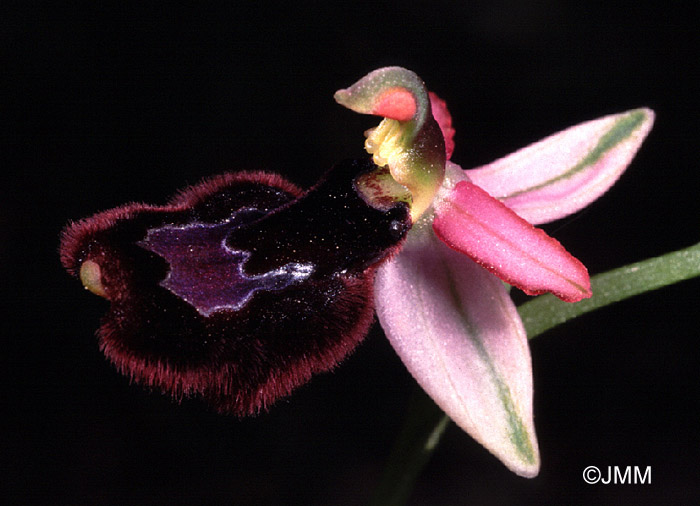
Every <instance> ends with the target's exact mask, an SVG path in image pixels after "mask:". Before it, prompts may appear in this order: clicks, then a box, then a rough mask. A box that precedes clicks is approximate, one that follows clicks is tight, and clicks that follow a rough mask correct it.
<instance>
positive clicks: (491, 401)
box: [375, 225, 540, 477]
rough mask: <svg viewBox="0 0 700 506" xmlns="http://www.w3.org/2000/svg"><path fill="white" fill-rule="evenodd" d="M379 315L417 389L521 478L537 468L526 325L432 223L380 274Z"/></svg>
mask: <svg viewBox="0 0 700 506" xmlns="http://www.w3.org/2000/svg"><path fill="white" fill-rule="evenodd" d="M375 302H376V306H377V315H378V317H379V322H380V323H381V325H382V328H383V329H384V332H385V334H386V336H387V338H388V339H389V341H390V342H391V344H392V346H393V347H394V349H395V350H396V352H397V353H398V355H399V356H400V357H401V359H402V360H403V362H404V364H405V365H406V367H407V368H408V370H409V371H410V372H411V374H412V375H413V377H414V378H415V379H416V380H417V381H418V383H419V384H420V385H421V387H422V388H423V389H424V390H425V391H426V392H427V393H428V394H429V395H430V396H431V397H432V398H433V399H434V400H435V402H436V403H437V405H438V406H440V408H441V409H442V410H443V411H445V413H447V415H449V416H450V418H452V420H454V422H455V423H456V424H457V425H459V426H460V427H461V428H462V429H464V430H465V431H466V432H468V433H469V434H470V435H471V436H472V437H473V438H474V439H476V440H477V441H478V442H479V443H481V444H482V445H483V446H484V447H486V449H488V450H489V451H490V452H491V453H493V454H494V455H495V456H496V457H498V458H499V459H500V460H501V461H502V462H503V463H504V464H505V465H506V466H507V467H508V468H509V469H511V470H512V471H513V472H515V473H516V474H519V475H521V476H525V477H533V476H536V475H537V473H538V472H539V466H540V457H539V450H538V446H537V439H536V436H535V430H534V423H533V416H532V370H531V360H530V352H529V349H528V344H527V338H526V335H525V330H524V329H523V325H522V322H521V320H520V318H519V316H518V313H517V311H516V309H515V306H514V305H513V302H512V301H511V299H510V297H509V295H508V293H507V291H506V289H505V288H504V285H503V284H502V283H501V282H500V281H499V280H498V279H497V278H496V277H494V276H492V275H490V274H489V273H488V272H487V271H485V270H484V269H482V268H480V267H479V266H478V265H476V264H475V263H473V262H472V261H470V260H469V259H467V258H466V257H464V256H463V255H461V254H460V253H458V252H456V251H453V250H451V249H450V248H448V247H447V246H445V245H444V244H442V243H441V242H440V241H439V240H437V239H436V238H435V236H434V234H433V233H432V231H431V230H430V226H429V225H428V226H427V227H425V228H424V229H423V230H415V229H414V230H411V232H410V233H409V238H408V240H407V242H406V246H405V247H404V248H403V249H402V250H401V251H400V252H399V253H398V254H397V255H396V256H395V257H394V258H393V259H392V260H391V261H389V262H387V263H385V264H383V265H382V266H381V267H380V268H379V269H378V272H377V277H376V281H375Z"/></svg>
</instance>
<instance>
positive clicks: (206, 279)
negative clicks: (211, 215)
mask: <svg viewBox="0 0 700 506" xmlns="http://www.w3.org/2000/svg"><path fill="white" fill-rule="evenodd" d="M246 211H251V212H255V211H257V210H255V209H242V210H240V211H238V212H237V213H235V214H234V215H233V216H232V217H231V218H230V219H228V220H226V221H224V222H223V223H218V224H208V223H191V224H188V225H184V226H174V225H165V226H163V227H158V228H152V229H150V230H149V231H148V234H147V236H146V238H145V239H144V240H142V241H140V242H139V243H138V244H139V246H141V247H142V248H144V249H146V250H148V251H151V252H153V253H156V254H157V255H159V256H161V257H162V258H163V259H165V260H166V261H167V262H168V263H169V264H170V271H169V272H168V275H167V276H166V277H165V279H163V280H162V281H161V282H160V285H161V286H162V287H164V288H166V289H167V290H169V291H170V292H172V293H173V294H174V295H176V296H177V297H180V298H181V299H183V300H184V301H186V302H187V303H188V304H190V305H192V306H193V307H194V308H195V309H196V310H197V311H198V312H199V313H200V314H201V315H203V316H206V317H208V316H210V315H211V314H212V313H214V312H215V311H219V310H224V309H229V310H238V309H241V308H242V307H243V306H245V304H246V303H247V302H248V300H250V298H251V297H252V296H253V295H254V294H255V292H257V291H258V290H268V291H269V290H282V289H284V288H286V287H288V286H290V285H291V284H294V283H298V282H301V281H303V280H305V279H306V278H308V277H309V276H310V275H311V274H312V273H313V270H314V266H313V264H310V263H296V262H290V263H287V264H285V265H283V266H281V267H279V268H277V269H274V270H270V271H268V272H265V273H262V274H257V275H248V274H246V272H245V263H246V261H247V260H248V258H249V257H250V255H251V254H250V252H248V251H242V250H236V249H232V248H230V247H228V246H227V245H226V238H227V236H228V235H229V234H230V233H231V230H232V229H234V228H236V226H238V225H239V224H240V223H241V221H243V220H240V219H237V218H241V217H242V215H245V214H248V213H247V212H246Z"/></svg>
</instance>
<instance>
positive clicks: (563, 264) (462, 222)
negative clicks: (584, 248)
mask: <svg viewBox="0 0 700 506" xmlns="http://www.w3.org/2000/svg"><path fill="white" fill-rule="evenodd" d="M433 229H434V231H435V234H436V235H437V236H438V237H439V238H440V239H441V240H442V241H444V242H445V244H447V245H448V246H450V247H452V248H454V249H456V250H457V251H460V252H461V253H464V254H465V255H467V256H469V257H470V258H472V259H473V260H474V261H476V262H477V263H478V264H480V265H481V266H483V267H485V268H486V269H488V270H489V271H491V272H492V273H494V274H496V275H497V276H498V277H500V278H501V279H503V280H504V281H506V282H508V283H510V284H512V285H515V286H517V287H518V288H520V289H522V290H523V291H525V293H528V294H530V295H537V294H540V293H544V292H552V293H553V294H554V295H556V296H557V297H559V298H560V299H562V300H565V301H567V302H576V301H579V300H581V299H583V298H587V297H590V296H591V285H590V279H589V277H588V271H587V270H586V268H585V267H584V266H583V264H582V263H581V262H579V261H578V260H577V259H576V258H574V257H573V256H571V255H570V254H569V253H568V252H567V251H566V250H565V249H564V247H563V246H562V245H561V244H559V242H558V241H556V240H555V239H553V238H551V237H549V236H548V235H547V234H546V233H544V231H542V230H539V229H536V228H535V227H533V226H532V225H530V224H529V223H528V222H527V221H525V220H524V219H522V218H520V217H519V216H518V215H517V214H515V213H514V212H513V211H511V210H510V209H508V208H507V207H506V206H505V205H503V204H502V203H501V202H499V201H498V200H496V199H494V198H493V197H491V196H490V195H489V194H488V193H486V192H485V191H484V190H482V189H481V188H479V187H478V186H476V185H474V184H472V183H469V182H467V181H461V182H459V183H457V184H456V185H455V187H454V188H453V189H451V190H450V189H447V188H445V187H443V188H441V189H440V192H439V193H438V197H437V199H436V201H435V219H434V220H433Z"/></svg>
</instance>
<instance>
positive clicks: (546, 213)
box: [467, 109, 654, 224]
mask: <svg viewBox="0 0 700 506" xmlns="http://www.w3.org/2000/svg"><path fill="white" fill-rule="evenodd" d="M653 122H654V112H653V111H651V110H650V109H635V110H632V111H627V112H624V113H622V114H614V115H610V116H605V117H603V118H600V119H597V120H594V121H589V122H587V123H581V124H580V125H577V126H574V127H571V128H569V129H567V130H564V131H562V132H559V133H557V134H554V135H552V136H550V137H547V138H546V139H544V140H541V141H539V142H537V143H535V144H532V145H530V146H528V147H526V148H523V149H521V150H519V151H516V152H515V153H512V154H510V155H508V156H506V157H505V158H501V159H500V160H496V161H495V162H493V163H490V164H488V165H484V166H483V167H479V168H476V169H472V170H468V171H467V174H468V176H469V178H470V179H471V181H472V182H473V183H474V184H476V185H477V186H480V187H481V188H483V189H484V190H486V191H487V192H488V193H489V194H490V195H493V196H494V197H496V198H498V199H499V200H502V201H503V202H504V203H505V204H506V205H507V206H508V207H510V208H511V209H513V210H514V211H515V212H516V213H518V215H520V216H521V217H522V218H525V219H526V220H527V221H529V222H530V223H534V224H538V223H547V222H549V221H553V220H556V219H559V218H563V217H564V216H567V215H569V214H571V213H574V212H576V211H578V210H580V209H582V208H584V207H586V206H587V205H588V204H590V203H591V202H593V201H594V200H596V199H597V198H598V197H600V196H601V195H602V194H603V193H605V192H606V191H607V190H608V188H610V187H611V186H612V185H613V184H614V183H615V181H617V179H618V178H619V177H620V175H621V174H622V173H623V172H624V170H625V168H626V167H627V165H628V164H629V163H630V162H631V161H632V158H633V157H634V155H635V153H636V152H637V150H638V149H639V146H640V145H641V144H642V141H643V140H644V138H645V137H646V136H647V134H648V133H649V130H651V126H652V124H653Z"/></svg>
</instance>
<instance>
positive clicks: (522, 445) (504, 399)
mask: <svg viewBox="0 0 700 506" xmlns="http://www.w3.org/2000/svg"><path fill="white" fill-rule="evenodd" d="M447 270H448V272H447V279H448V280H449V282H448V284H449V287H450V296H451V297H452V299H453V301H454V304H455V307H457V308H458V310H459V315H460V318H461V321H462V322H463V323H464V325H465V326H466V327H467V329H468V330H467V332H466V334H467V336H469V340H470V341H471V342H472V344H474V347H475V348H476V350H477V353H478V354H479V357H480V358H481V360H482V361H483V362H484V363H485V364H486V365H487V366H488V369H489V375H490V376H491V379H492V381H493V382H494V384H495V386H496V390H497V391H498V398H499V399H500V400H501V404H502V405H503V409H504V410H505V412H506V416H507V419H508V426H509V427H510V430H509V434H508V436H509V438H510V440H511V442H512V443H513V445H514V446H515V448H517V450H518V453H519V454H520V455H521V457H522V459H523V460H524V461H525V462H527V463H528V464H534V463H535V451H534V449H533V448H532V442H531V441H530V438H529V436H528V433H527V429H526V428H525V426H524V425H523V422H522V420H521V419H520V416H518V413H517V411H516V410H515V406H514V404H513V398H512V396H511V393H510V388H508V385H507V384H506V383H505V381H503V378H502V377H501V375H500V374H499V373H498V371H497V370H496V368H495V367H494V365H493V362H492V360H491V357H490V355H489V353H488V351H486V348H485V347H484V344H483V343H482V342H481V340H480V339H479V330H478V329H477V328H475V327H474V326H473V325H471V324H470V323H469V319H468V318H467V315H466V314H464V310H463V308H462V304H461V303H460V300H461V299H460V296H459V293H458V292H457V288H456V286H455V285H454V283H453V282H452V279H453V277H452V276H451V275H450V273H449V269H447Z"/></svg>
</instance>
